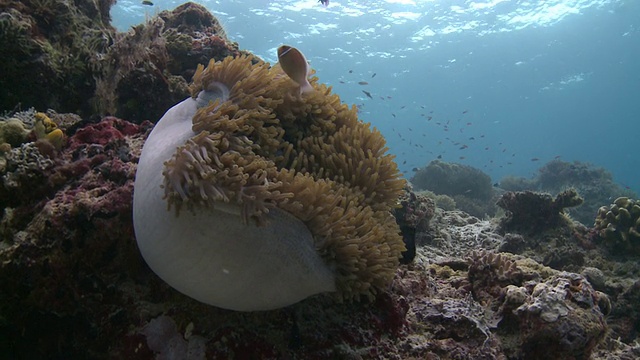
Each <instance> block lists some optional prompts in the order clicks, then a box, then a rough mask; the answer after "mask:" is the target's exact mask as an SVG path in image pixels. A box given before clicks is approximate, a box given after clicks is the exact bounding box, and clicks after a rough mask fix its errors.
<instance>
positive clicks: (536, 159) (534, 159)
mask: <svg viewBox="0 0 640 360" xmlns="http://www.w3.org/2000/svg"><path fill="white" fill-rule="evenodd" d="M538 160H540V159H538V158H531V161H538Z"/></svg>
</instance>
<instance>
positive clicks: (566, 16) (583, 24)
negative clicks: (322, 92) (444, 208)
mask: <svg viewBox="0 0 640 360" xmlns="http://www.w3.org/2000/svg"><path fill="white" fill-rule="evenodd" d="M198 3H200V4H202V5H204V6H205V7H207V8H208V9H209V10H210V11H211V12H212V13H214V14H215V15H216V17H217V18H218V19H219V20H220V22H221V23H222V24H223V26H224V28H225V29H226V31H227V34H228V36H229V38H230V39H231V40H232V41H236V42H238V43H239V45H240V47H241V48H243V49H247V50H250V51H252V52H253V53H254V54H256V55H258V56H260V57H262V58H263V59H265V60H267V61H269V62H272V63H275V62H276V60H277V56H276V49H277V47H278V46H280V45H281V44H288V45H292V46H295V47H297V48H299V49H300V50H301V51H302V52H304V53H305V55H306V57H307V59H308V60H309V61H310V62H311V65H312V67H313V68H314V69H315V70H316V71H317V72H316V75H317V76H318V77H319V79H320V82H323V83H327V84H330V85H332V86H333V89H334V92H336V93H337V94H339V95H340V97H341V99H342V100H343V101H344V102H346V103H348V104H357V105H358V106H359V108H360V118H361V119H362V120H363V121H366V122H370V123H371V124H372V125H373V126H375V127H376V128H378V129H379V130H380V131H381V132H382V133H383V135H384V136H385V137H386V139H387V142H388V146H389V148H390V151H391V152H392V153H393V154H395V155H396V156H397V158H396V160H397V162H398V164H399V165H400V168H401V170H402V171H404V172H406V175H407V176H408V177H410V176H411V174H412V169H413V168H415V167H422V166H425V165H426V164H428V163H429V161H431V160H433V159H435V158H437V157H441V158H442V159H443V160H444V161H450V162H458V163H463V164H468V165H471V166H474V167H477V168H479V169H481V170H483V171H485V172H486V173H487V174H489V175H490V176H491V177H492V178H493V179H494V180H495V181H498V180H500V179H501V178H502V177H503V176H505V175H516V176H525V177H529V176H533V175H534V174H535V172H536V170H537V169H538V168H539V167H541V166H542V165H543V164H545V163H546V162H547V161H549V160H552V159H554V158H559V159H562V160H565V161H574V160H578V161H582V162H588V163H591V164H594V165H596V166H602V167H605V168H606V169H608V170H609V171H611V172H612V173H613V175H614V179H615V180H616V181H617V182H619V183H620V184H622V185H623V186H625V187H629V188H631V189H632V190H634V191H636V192H640V116H639V114H640V63H639V60H638V59H640V1H637V0H545V1H542V0H540V1H533V0H530V1H525V0H477V1H471V0H470V1H463V0H422V1H421V0H387V1H373V0H360V1H353V0H349V1H347V0H330V3H329V6H327V7H325V6H322V5H321V4H320V3H318V2H317V1H316V0H302V1H296V0H286V1H285V0H277V1H266V0H247V1H230V0H221V1H200V2H198ZM180 4H181V2H176V1H154V6H153V7H149V6H144V5H142V4H141V1H129V0H119V1H118V2H117V4H116V6H114V8H113V9H112V17H113V22H114V25H115V26H116V27H117V28H118V29H119V30H123V31H125V30H127V28H128V27H129V26H131V25H135V24H138V23H140V22H142V21H144V19H145V17H147V16H149V15H153V14H154V13H156V12H158V11H161V10H165V9H173V8H175V7H176V6H178V5H180ZM359 82H363V84H364V83H366V84H364V85H361V84H359ZM363 90H364V91H366V92H369V93H370V94H371V97H372V98H369V97H368V96H367V95H366V94H365V93H364V92H363Z"/></svg>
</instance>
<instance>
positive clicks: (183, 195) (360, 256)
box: [134, 56, 405, 310]
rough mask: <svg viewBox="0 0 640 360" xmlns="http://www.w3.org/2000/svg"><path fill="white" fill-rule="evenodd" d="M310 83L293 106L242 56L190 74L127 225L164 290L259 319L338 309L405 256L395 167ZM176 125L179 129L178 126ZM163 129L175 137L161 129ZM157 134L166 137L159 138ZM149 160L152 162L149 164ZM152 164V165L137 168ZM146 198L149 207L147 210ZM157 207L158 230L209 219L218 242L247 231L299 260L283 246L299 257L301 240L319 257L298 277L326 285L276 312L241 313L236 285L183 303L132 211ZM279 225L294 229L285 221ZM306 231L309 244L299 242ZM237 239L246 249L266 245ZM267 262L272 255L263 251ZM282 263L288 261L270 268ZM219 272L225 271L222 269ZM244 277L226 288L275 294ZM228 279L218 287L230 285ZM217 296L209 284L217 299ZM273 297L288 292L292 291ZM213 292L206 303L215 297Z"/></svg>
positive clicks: (380, 145) (352, 113)
mask: <svg viewBox="0 0 640 360" xmlns="http://www.w3.org/2000/svg"><path fill="white" fill-rule="evenodd" d="M312 84H313V86H314V89H315V91H313V92H311V93H309V94H305V95H304V96H303V97H300V96H299V92H298V89H297V84H295V83H294V82H293V81H292V80H291V79H289V78H288V77H286V76H285V75H284V74H283V72H282V70H281V69H280V68H279V66H274V67H270V66H269V64H268V63H264V62H262V61H259V60H258V59H256V58H254V57H250V56H241V57H237V58H232V57H228V58H226V59H224V60H223V61H221V62H213V61H211V62H210V63H209V66H208V67H207V68H204V67H203V66H200V67H199V68H198V70H197V71H196V74H195V75H194V83H193V85H192V86H191V91H192V99H187V100H185V102H183V103H181V104H179V105H177V106H176V107H174V109H171V110H170V111H169V112H167V114H166V115H165V117H163V119H161V121H160V122H159V123H158V124H157V125H156V128H155V129H154V132H152V133H151V134H150V136H149V139H148V140H147V143H146V144H145V149H144V150H143V154H142V156H141V160H140V164H139V168H138V174H137V176H136V185H135V188H136V192H135V196H134V224H135V225H136V237H137V238H138V242H139V246H140V248H141V251H142V253H143V256H144V257H145V260H147V262H148V263H150V266H151V267H152V268H153V269H154V270H155V271H156V273H160V274H159V275H160V277H162V278H163V279H164V280H165V281H167V282H168V283H169V284H171V285H172V286H174V287H176V288H177V289H178V290H181V291H182V292H184V293H186V294H188V295H190V296H192V297H195V298H196V299H198V300H201V301H203V302H208V303H211V304H213V305H217V306H220V307H227V308H232V309H239V310H259V309H267V308H275V307H280V306H284V305H287V304H291V303H294V302H297V301H299V300H302V299H303V298H305V297H307V296H309V295H312V294H314V293H318V292H324V291H331V290H337V291H338V293H339V294H340V295H341V296H342V297H344V298H354V297H359V296H360V295H364V296H371V295H373V294H375V292H376V289H377V288H380V287H384V286H385V285H387V284H388V283H389V281H390V280H391V279H392V277H393V274H394V271H395V269H396V267H397V265H398V262H399V258H400V257H401V252H402V251H403V250H404V245H403V241H402V237H401V236H400V232H399V227H398V225H397V224H396V223H395V220H394V218H393V216H392V215H391V212H390V210H391V209H392V208H394V207H396V206H397V201H398V198H399V196H400V194H401V193H402V188H403V186H404V185H405V181H404V180H402V179H401V178H400V177H399V172H398V170H397V166H396V164H395V163H394V162H393V157H392V156H391V155H388V154H386V151H387V148H386V147H385V141H384V139H383V137H382V136H381V134H380V133H379V132H378V131H377V130H375V129H374V130H371V129H370V128H369V125H368V124H365V123H362V122H360V121H358V118H357V112H356V109H355V107H351V108H349V107H348V106H347V105H345V104H342V103H341V102H340V98H339V97H338V96H337V95H335V94H332V93H331V88H328V87H326V86H325V85H320V84H317V78H313V79H312ZM178 118H180V120H178ZM180 121H182V123H181V125H177V123H178V122H180ZM186 121H188V123H186V125H185V124H184V122H186ZM172 126H176V128H177V127H180V128H181V129H183V130H180V131H178V130H176V129H175V128H174V129H173V130H169V128H171V127H172ZM184 128H186V131H184ZM165 130H166V131H167V135H162V134H163V132H164V131H165ZM177 132H179V134H178V133H177ZM164 136H172V138H171V139H172V140H171V141H172V142H175V143H177V144H176V145H177V146H174V147H173V148H171V146H172V143H167V139H164V140H163V141H161V140H160V139H162V138H163V137H164ZM176 138H177V139H176ZM156 139H157V140H156ZM158 147H162V150H161V149H159V148H158ZM167 148H168V149H169V150H170V153H172V154H173V155H172V156H170V157H167V158H164V159H157V158H156V157H158V156H160V155H158V152H159V151H161V152H167V151H168V150H167ZM151 151H153V152H154V154H153V155H151V153H150V152H151ZM147 157H153V158H154V159H153V160H147ZM152 162H153V164H155V165H147V163H152ZM158 164H162V174H163V175H164V180H162V187H163V190H162V192H161V193H159V194H156V193H155V192H156V189H155V188H153V184H152V183H153V182H154V181H155V180H153V178H152V177H153V176H156V174H155V173H154V174H149V175H147V171H148V169H149V168H150V167H152V166H157V165H158ZM147 176H148V178H147ZM139 189H140V190H139ZM151 193H153V194H151ZM151 197H153V200H149V198H151ZM162 197H164V198H165V199H166V201H167V203H168V204H169V208H170V209H166V205H165V206H164V207H165V209H154V210H153V211H164V212H167V213H168V214H169V215H170V216H169V215H167V214H156V215H157V216H161V217H163V219H165V220H166V221H175V222H187V221H191V220H193V219H194V218H193V217H196V218H198V217H199V216H201V215H202V214H203V213H206V214H210V215H207V216H208V217H207V218H206V219H207V220H206V221H207V222H210V217H214V216H215V217H220V216H232V217H233V219H231V218H229V219H227V220H226V221H225V223H224V226H228V227H231V228H233V230H230V229H227V231H232V232H234V234H235V236H237V237H244V236H245V235H244V232H245V231H246V232H247V234H249V233H250V232H252V231H253V232H255V234H260V236H263V237H266V236H273V237H274V240H273V241H280V240H282V241H285V242H287V244H284V245H282V247H280V248H278V251H280V250H283V251H285V250H286V251H285V252H284V254H288V253H290V252H293V254H292V256H293V257H298V256H300V255H301V254H302V253H303V252H302V250H300V249H296V248H291V249H288V248H287V247H292V246H294V247H295V246H298V245H297V243H296V242H299V243H300V244H303V243H304V241H303V240H302V238H306V237H309V241H310V242H311V243H310V244H308V245H309V246H310V248H311V249H314V252H317V254H315V253H314V254H306V255H303V257H307V256H308V257H316V256H318V255H319V256H320V257H321V258H322V262H323V263H324V264H321V265H317V264H316V265H313V266H312V267H311V269H307V268H306V267H305V266H306V265H304V262H305V261H306V260H304V261H302V264H303V265H304V266H303V270H300V271H301V272H307V273H313V272H314V271H316V270H318V269H317V266H320V267H324V268H325V269H323V270H318V271H319V272H322V273H324V275H319V278H322V279H324V280H322V281H326V282H327V284H325V285H326V286H322V287H320V288H319V289H310V290H309V291H308V292H307V293H304V294H297V295H296V296H292V297H291V298H289V299H284V300H282V299H281V300H282V301H280V300H274V301H273V302H269V301H270V300H255V301H256V302H257V303H258V304H251V305H247V306H242V305H239V304H238V303H237V300H236V299H235V296H237V295H233V294H232V293H233V291H238V294H241V293H242V292H243V291H247V290H246V289H239V288H242V286H236V289H228V290H227V291H228V292H229V298H227V299H224V300H222V299H217V300H209V299H207V298H206V296H209V295H203V294H200V295H194V294H190V293H189V291H190V290H187V289H184V288H182V289H181V288H180V286H181V285H180V284H178V283H177V282H179V281H182V280H179V279H177V278H176V277H177V275H175V276H174V274H173V272H172V271H165V272H164V273H163V270H159V269H156V268H154V266H156V265H155V262H157V266H160V263H162V262H163V261H162V260H159V259H156V260H154V259H153V255H149V254H150V253H153V254H157V251H158V250H156V249H155V248H150V247H147V241H149V242H151V240H150V239H148V238H149V237H154V238H155V237H157V236H163V235H162V234H158V232H159V230H158V231H155V232H154V231H151V232H153V233H154V235H153V236H151V235H149V233H148V232H147V230H149V227H150V225H149V223H148V222H155V221H157V218H155V217H154V216H153V215H148V214H144V215H143V214H142V210H141V209H142V208H143V207H146V205H142V204H145V202H146V201H156V202H157V201H158V199H157V198H162ZM223 214H225V215H223ZM289 214H293V215H294V216H295V218H292V219H289V217H290V215H289ZM190 219H191V220H190ZM194 221H195V220H194ZM202 221H205V220H204V219H202ZM295 223H300V224H301V225H302V226H303V227H304V228H306V229H302V228H301V229H298V230H296V231H295V232H294V233H292V234H290V237H294V238H295V237H297V236H300V239H277V240H276V239H275V237H276V235H274V233H279V232H281V231H284V230H285V229H283V227H291V228H296V229H297V227H298V225H295ZM185 226H186V225H185ZM211 226H212V225H211ZM195 227H197V226H194V225H190V227H189V226H187V227H186V228H191V229H193V228H195ZM307 229H308V230H307ZM307 231H308V232H310V235H309V236H308V235H305V234H303V233H306V232H307ZM210 232H211V233H212V234H206V235H203V240H202V241H210V240H208V238H209V237H216V236H217V237H220V238H221V239H220V241H223V242H224V248H225V251H231V250H229V247H230V246H231V244H234V245H235V244H237V243H238V242H239V240H238V239H237V238H236V239H234V238H232V235H231V236H224V234H219V233H217V232H216V231H215V230H211V231H210ZM255 234H254V235H249V237H251V236H255ZM155 240H157V239H155ZM155 240H154V241H155ZM245 240H246V241H247V244H248V245H247V246H252V245H251V244H252V243H255V244H262V243H264V242H268V241H269V240H265V239H264V238H263V239H260V238H251V239H245ZM211 241H213V240H211ZM156 243H157V241H156ZM149 246H151V245H149ZM153 246H155V245H153ZM219 246H222V245H219ZM278 246H281V245H278ZM300 246H302V245H300ZM285 248H287V249H285ZM244 251H246V250H244V249H243V250H238V252H239V253H242V252H244ZM265 251H266V252H269V253H270V254H271V252H270V251H271V250H265ZM298 253H300V254H298ZM234 256H235V255H234ZM247 256H248V255H247ZM260 256H262V254H261V255H260ZM279 256H282V255H279ZM248 257H249V256H248ZM284 260H287V261H291V260H294V261H295V262H297V261H298V260H297V259H281V260H280V261H284ZM246 261H250V260H246ZM251 261H253V260H251ZM262 261H279V260H278V259H277V257H276V258H274V259H270V260H269V259H267V260H265V259H255V262H253V263H252V266H253V265H256V262H260V266H262V265H265V264H262ZM212 262H215V261H213V260H212ZM311 262H314V263H315V260H313V261H311ZM217 266H220V265H217ZM265 266H267V265H265ZM269 266H270V265H269ZM287 266H288V265H287ZM225 271H227V272H231V273H233V272H234V271H230V270H229V269H228V268H225V270H223V272H225ZM241 271H244V270H240V269H237V270H235V273H238V272H241ZM268 271H270V270H263V273H262V274H260V275H261V276H267V275H266V272H268ZM278 271H280V270H278ZM291 271H294V270H291ZM326 273H330V274H331V275H329V277H331V279H327V275H326ZM208 276H209V278H210V279H211V282H212V284H213V285H211V286H213V287H216V281H217V280H215V279H214V278H213V274H210V275H208ZM225 276H226V275H225ZM251 276H254V275H252V274H251V273H247V274H244V275H241V277H240V278H238V279H236V280H234V283H236V282H239V283H243V284H244V285H245V287H247V288H251V287H254V286H264V287H267V288H273V289H274V290H269V291H276V290H277V289H275V288H274V287H273V286H272V284H270V283H269V281H266V280H264V279H263V280H262V282H263V283H262V284H254V283H253V282H252V281H251V280H252V279H249V278H247V277H251ZM279 276H288V275H284V273H282V274H281V275H279ZM299 276H300V274H296V277H299ZM333 277H335V284H329V283H333V282H334V280H333ZM226 278H228V276H226ZM226 278H225V280H223V281H228V280H227V279H226ZM274 281H275V280H274ZM296 281H301V282H302V283H304V284H305V286H307V285H309V284H308V283H309V282H313V281H308V280H305V279H302V278H301V279H298V280H296ZM314 281H316V280H314ZM318 281H319V280H318ZM311 285H312V284H311ZM219 286H220V284H217V288H218V289H219ZM283 286H285V287H296V285H294V284H289V285H287V284H284V285H283ZM309 286H310V285H309ZM334 287H335V288H334ZM197 291H201V289H198V290H197ZM252 291H255V289H252ZM217 292H218V293H219V292H220V291H219V290H218V291H217ZM218 293H216V294H215V296H216V297H217V296H222V295H221V294H218ZM272 295H273V296H277V297H286V294H285V295H283V294H271V295H265V297H267V298H268V297H270V296H272ZM228 302H230V303H228ZM260 302H264V304H260Z"/></svg>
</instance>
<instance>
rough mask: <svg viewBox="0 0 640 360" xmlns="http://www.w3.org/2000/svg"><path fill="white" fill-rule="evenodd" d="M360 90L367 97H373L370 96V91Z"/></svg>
mask: <svg viewBox="0 0 640 360" xmlns="http://www.w3.org/2000/svg"><path fill="white" fill-rule="evenodd" d="M362 92H363V93H364V94H365V95H367V97H368V98H369V99H373V96H371V93H370V92H368V91H364V90H362Z"/></svg>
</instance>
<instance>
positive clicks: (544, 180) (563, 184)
mask: <svg viewBox="0 0 640 360" xmlns="http://www.w3.org/2000/svg"><path fill="white" fill-rule="evenodd" d="M500 187H501V188H502V189H504V190H507V191H525V190H530V191H541V192H548V193H552V194H553V193H559V192H562V191H564V190H566V189H567V188H573V189H575V190H576V191H577V192H578V193H579V194H580V196H581V197H582V198H583V199H584V202H583V204H582V205H581V206H578V207H573V208H569V209H567V211H568V214H569V215H571V217H572V219H574V220H577V221H580V222H581V223H583V224H585V225H591V224H592V223H593V216H594V214H596V213H597V212H598V208H599V207H600V206H602V204H607V203H609V202H610V201H611V199H615V198H618V197H621V196H626V197H630V198H637V194H635V193H634V192H633V191H631V190H628V189H624V188H622V187H621V186H620V185H618V184H616V183H615V182H614V181H613V176H612V175H611V173H609V172H608V171H607V170H606V169H604V168H601V167H595V166H593V165H590V164H588V163H583V162H580V161H573V162H567V161H562V160H552V161H549V162H548V163H546V164H545V165H544V166H542V167H541V168H540V169H538V174H537V176H535V177H534V178H532V179H526V178H522V177H515V176H507V177H505V178H503V179H502V180H500Z"/></svg>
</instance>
